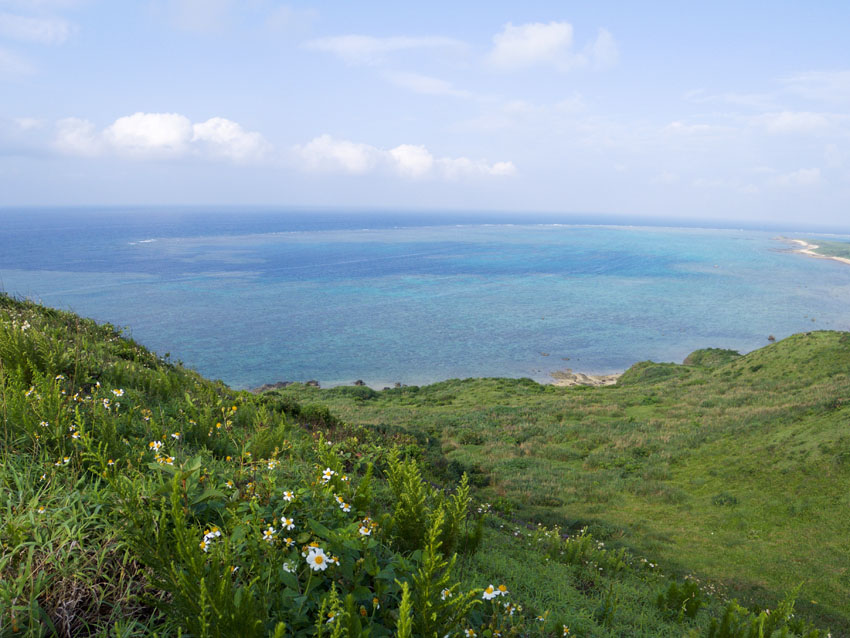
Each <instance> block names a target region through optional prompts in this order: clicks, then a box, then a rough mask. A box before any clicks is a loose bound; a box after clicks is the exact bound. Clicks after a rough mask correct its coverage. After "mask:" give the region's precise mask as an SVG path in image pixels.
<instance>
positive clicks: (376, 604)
mask: <svg viewBox="0 0 850 638" xmlns="http://www.w3.org/2000/svg"><path fill="white" fill-rule="evenodd" d="M372 607H374V608H375V609H380V608H381V603H380V602H378V599H377V598H373V599H372Z"/></svg>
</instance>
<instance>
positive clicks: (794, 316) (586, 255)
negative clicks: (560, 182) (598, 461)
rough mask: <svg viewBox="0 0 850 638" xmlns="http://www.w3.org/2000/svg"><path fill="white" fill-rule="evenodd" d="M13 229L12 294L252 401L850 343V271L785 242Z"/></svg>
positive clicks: (54, 224) (168, 215)
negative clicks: (112, 329) (817, 336)
mask: <svg viewBox="0 0 850 638" xmlns="http://www.w3.org/2000/svg"><path fill="white" fill-rule="evenodd" d="M0 221H2V226H0V287H2V289H3V290H5V291H6V292H9V293H12V294H15V295H18V296H26V297H30V298H32V299H35V300H37V301H41V302H43V303H45V304H48V305H51V306H55V307H60V308H66V309H71V310H74V311H76V312H78V313H80V314H82V315H85V316H90V317H94V318H95V319H97V320H100V321H109V322H111V323H113V324H115V325H118V326H126V327H128V328H129V332H130V334H131V335H132V336H133V337H134V338H135V339H136V340H138V341H140V342H141V343H143V344H145V345H147V346H148V347H150V348H152V349H154V350H155V351H157V352H159V353H160V354H165V353H166V352H168V353H171V355H172V357H173V358H175V359H180V360H182V361H184V362H185V363H186V364H187V365H190V366H192V367H194V368H195V369H197V370H198V371H200V372H201V373H203V374H204V375H207V376H210V377H213V378H220V379H223V380H224V381H226V382H227V383H229V384H231V385H233V386H234V387H239V388H243V387H252V386H256V385H260V384H262V383H266V382H273V381H278V380H307V379H317V380H319V381H320V382H322V384H323V385H333V384H339V383H351V382H352V381H354V380H355V379H363V380H365V381H366V382H367V383H369V384H370V385H374V386H376V387H382V386H384V385H391V384H392V383H393V382H396V381H397V382H401V383H407V384H422V383H427V382H432V381H437V380H442V379H447V378H453V377H469V376H511V377H519V376H529V377H532V378H535V379H538V380H540V381H546V380H549V373H550V372H552V371H554V370H558V369H563V368H567V367H569V368H572V369H574V370H581V371H584V372H598V373H600V372H614V371H621V370H624V369H625V368H627V367H628V366H630V365H631V364H633V363H635V362H636V361H641V360H645V359H653V360H656V361H681V360H682V359H683V358H684V357H685V356H686V355H687V354H688V353H689V352H691V351H693V350H695V349H697V348H701V347H709V346H713V347H724V348H734V349H737V350H741V351H744V352H745V351H749V350H752V349H754V348H757V347H760V346H762V345H765V344H766V343H767V341H766V338H767V336H768V335H769V334H773V335H775V336H776V337H777V338H781V337H784V336H787V335H790V334H793V333H794V332H800V331H806V330H812V329H822V328H829V329H838V330H850V266H848V265H845V264H841V263H838V262H835V261H828V260H821V259H813V258H809V257H805V256H802V255H799V254H795V253H793V252H792V251H791V248H790V246H789V245H788V244H786V243H784V242H781V241H777V240H776V239H775V238H776V237H777V235H779V234H780V232H779V231H777V230H760V229H746V230H741V229H736V230H717V229H713V230H712V229H700V228H670V227H662V226H658V225H654V226H649V225H648V226H616V225H608V226H603V225H598V221H599V220H598V219H597V218H589V217H588V218H584V219H582V218H580V217H573V218H566V217H555V216H549V217H541V216H537V217H530V216H522V215H514V216H510V215H501V216H494V215H473V214H469V213H467V214H448V213H446V214H429V213H419V214H405V215H392V214H389V213H368V212H348V213H344V212H334V211H301V212H299V211H273V210H248V211H240V210H237V209H225V210H212V209H179V208H176V209H168V208H159V209H132V208H122V209H97V210H93V211H87V210H83V209H63V210H23V211H14V210H9V209H6V210H2V211H0ZM605 221H606V222H609V223H610V222H617V221H621V220H616V219H611V218H609V219H607V220H605ZM653 221H654V223H656V224H657V223H658V222H657V221H655V220H653ZM556 222H560V223H556ZM589 222H595V224H594V225H591V224H590V223H589ZM632 223H634V222H632ZM819 230H822V229H819ZM782 234H784V235H785V236H796V237H801V238H813V237H817V236H818V235H817V234H816V233H811V232H810V233H806V232H800V231H798V232H787V231H785V232H783V233H782ZM831 239H845V240H848V239H850V237H847V236H838V237H831Z"/></svg>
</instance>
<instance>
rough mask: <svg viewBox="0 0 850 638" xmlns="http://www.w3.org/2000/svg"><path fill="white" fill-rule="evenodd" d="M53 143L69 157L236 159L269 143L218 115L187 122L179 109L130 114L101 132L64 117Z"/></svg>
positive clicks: (254, 154) (255, 155)
mask: <svg viewBox="0 0 850 638" xmlns="http://www.w3.org/2000/svg"><path fill="white" fill-rule="evenodd" d="M56 131H57V133H56V138H55V140H54V146H55V148H56V149H57V150H59V151H61V152H63V153H67V154H70V155H81V156H89V157H91V156H95V155H104V154H110V153H114V154H118V155H124V156H127V157H133V158H139V159H145V158H162V157H182V156H196V157H205V158H213V159H229V160H232V161H236V162H244V161H249V160H256V159H261V158H262V157H263V156H264V155H265V154H266V153H267V152H268V151H269V150H270V145H269V144H268V142H266V141H265V139H263V137H262V135H260V134H259V133H254V132H248V131H245V130H244V129H243V128H242V127H241V126H240V125H239V124H237V123H236V122H233V121H231V120H227V119H225V118H222V117H213V118H210V119H208V120H207V121H206V122H201V123H198V124H192V122H191V121H190V120H189V118H187V117H186V116H185V115H180V114H179V113H134V114H133V115H127V116H125V117H120V118H118V119H117V120H115V122H113V123H112V124H110V125H109V126H107V127H106V128H105V129H104V130H103V131H98V130H97V127H96V126H95V125H94V124H93V123H91V122H89V121H88V120H82V119H79V118H66V119H64V120H60V121H59V122H58V123H57V126H56Z"/></svg>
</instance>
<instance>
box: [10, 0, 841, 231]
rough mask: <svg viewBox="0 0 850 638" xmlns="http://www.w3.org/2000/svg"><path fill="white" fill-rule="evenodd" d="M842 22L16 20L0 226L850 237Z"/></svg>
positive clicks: (657, 6) (27, 13)
mask: <svg viewBox="0 0 850 638" xmlns="http://www.w3.org/2000/svg"><path fill="white" fill-rule="evenodd" d="M848 24H850V5H848V4H846V3H844V2H826V1H824V2H817V3H814V2H777V1H774V2H747V3H741V2H713V3H681V2H642V3H625V2H604V1H597V2H568V1H561V2H551V1H550V2H542V1H533V0H532V1H527V2H523V3H514V2H487V3H483V2H482V3H459V2H451V3H449V2H436V1H435V2H428V3H416V4H414V3H404V4H399V3H377V2H325V3H309V2H300V3H282V2H276V1H274V0H242V1H240V2H237V1H236V0H138V1H132V0H122V1H121V2H117V1H106V0H28V1H24V0H0V96H2V99H0V206H3V205H7V206H17V205H57V204H68V205H87V204H272V205H284V206H303V205H311V206H340V207H359V208H362V207H380V208H390V209H422V208H436V209H451V210H466V209H471V210H508V211H514V212H522V211H552V212H560V211H563V212H581V213H593V212H598V213H607V214H622V215H632V214H633V215H635V216H646V215H660V216H667V217H674V218H687V219H724V220H742V221H744V220H746V221H764V222H806V221H811V222H813V223H818V224H826V225H829V224H840V225H846V223H847V222H846V220H847V217H848V213H847V211H848V203H850V144H848V142H849V141H850V108H849V107H850V45H848V43H847V38H846V27H847V25H848Z"/></svg>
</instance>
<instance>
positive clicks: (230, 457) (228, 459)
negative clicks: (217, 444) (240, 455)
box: [224, 454, 233, 461]
mask: <svg viewBox="0 0 850 638" xmlns="http://www.w3.org/2000/svg"><path fill="white" fill-rule="evenodd" d="M224 460H225V461H232V460H233V457H232V456H230V455H229V454H228V455H227V456H225V457H224Z"/></svg>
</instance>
